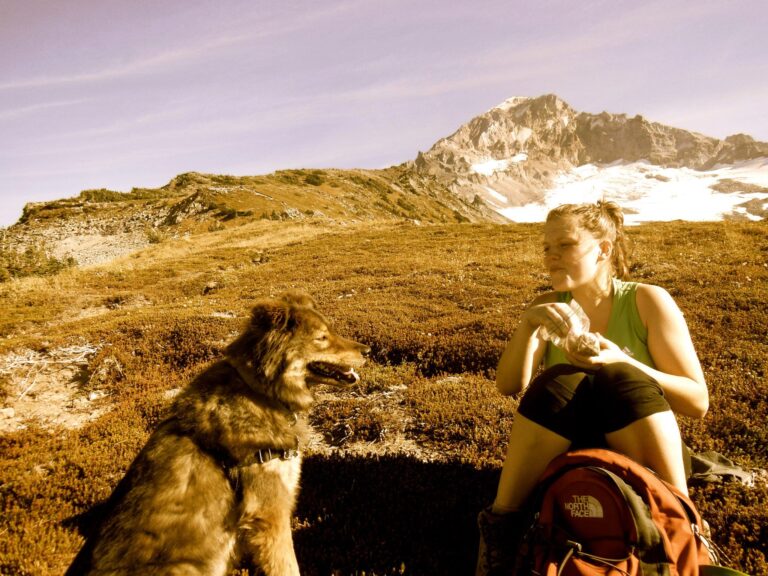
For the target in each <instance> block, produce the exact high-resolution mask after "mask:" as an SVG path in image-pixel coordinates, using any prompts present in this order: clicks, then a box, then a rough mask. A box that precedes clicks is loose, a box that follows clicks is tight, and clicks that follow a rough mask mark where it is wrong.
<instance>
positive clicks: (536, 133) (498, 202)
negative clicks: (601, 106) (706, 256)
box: [411, 94, 768, 209]
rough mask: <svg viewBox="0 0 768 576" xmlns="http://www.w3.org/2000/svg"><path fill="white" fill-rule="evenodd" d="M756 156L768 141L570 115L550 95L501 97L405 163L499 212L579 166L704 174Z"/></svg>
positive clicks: (767, 153)
mask: <svg viewBox="0 0 768 576" xmlns="http://www.w3.org/2000/svg"><path fill="white" fill-rule="evenodd" d="M761 157H768V143H762V142H756V141H755V140H753V139H752V138H750V137H749V136H746V135H743V134H740V135H736V136H731V137H729V138H727V139H726V140H719V139H717V138H711V137H708V136H704V135H702V134H697V133H695V132H689V131H687V130H681V129H678V128H673V127H670V126H665V125H663V124H659V123H656V122H649V121H648V120H646V119H645V118H643V117H642V116H634V117H631V118H630V117H628V116H627V115H626V114H609V113H608V112H602V113H600V114H589V113H585V112H576V111H575V110H574V109H573V108H571V107H570V106H569V105H568V104H567V103H566V102H564V101H563V100H561V99H560V98H558V97H557V96H555V95H553V94H549V95H545V96H541V97H538V98H525V97H521V98H510V99H509V100H506V101H505V102H503V103H502V104H500V105H499V106H496V107H495V108H492V109H491V110H489V111H487V112H485V113H484V114H481V115H480V116H477V117H476V118H473V119H472V120H470V121H469V122H468V123H467V124H465V125H463V126H462V127H460V128H459V129H458V130H457V131H456V132H454V133H453V134H452V135H451V136H448V137H447V138H443V139H441V140H439V141H438V142H437V143H436V144H435V145H434V146H432V148H431V149H430V150H429V151H427V152H424V153H421V152H420V153H419V155H418V157H417V158H416V160H415V161H413V162H412V164H411V165H412V167H413V169H414V170H415V171H417V172H418V173H421V174H429V175H431V176H433V177H435V178H437V179H438V180H439V181H440V182H441V183H442V184H443V185H445V186H447V187H449V188H450V189H451V190H452V191H453V192H454V193H456V194H458V195H459V196H461V197H463V198H465V199H467V200H473V199H482V200H484V201H485V202H486V203H488V204H489V205H490V206H492V207H493V208H495V209H503V208H505V207H508V206H521V205H524V204H528V203H535V202H540V201H541V200H542V198H543V196H544V192H545V191H546V190H548V189H550V188H551V187H552V186H553V182H554V179H555V177H556V176H557V175H559V174H564V173H568V172H569V171H572V170H573V169H574V168H576V167H578V166H583V165H585V164H598V165H605V164H611V163H614V162H621V163H624V164H631V163H633V162H638V161H644V162H648V163H649V164H652V165H656V166H661V167H668V168H691V169H695V170H703V169H708V168H712V167H713V166H716V165H719V164H732V163H734V162H738V161H743V160H749V159H752V158H761Z"/></svg>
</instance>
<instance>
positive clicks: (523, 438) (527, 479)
mask: <svg viewBox="0 0 768 576" xmlns="http://www.w3.org/2000/svg"><path fill="white" fill-rule="evenodd" d="M570 445H571V441H570V440H568V439H567V438H564V437H562V436H560V435H559V434H556V433H554V432H552V431H551V430H548V429H547V428H544V427H543V426H541V425H539V424H536V423H535V422H533V421H532V420H529V419H528V418H526V417H525V416H522V415H521V414H520V413H517V414H515V421H514V423H513V424H512V431H511V432H510V434H509V446H508V447H507V457H506V458H505V459H504V466H503V468H502V469H501V478H499V488H498V490H497V492H496V500H494V502H493V512H495V513H496V514H503V513H506V512H512V511H515V510H519V509H520V508H522V506H523V504H524V503H525V500H526V499H527V498H528V496H529V495H530V494H531V492H532V490H533V488H534V486H535V485H536V482H537V481H538V480H539V477H540V476H541V474H542V473H543V472H544V469H545V468H546V467H547V465H548V464H549V463H550V461H551V460H552V459H553V458H554V457H555V456H559V455H560V454H562V453H563V452H565V451H566V450H568V448H569V447H570Z"/></svg>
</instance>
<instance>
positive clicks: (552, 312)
mask: <svg viewBox="0 0 768 576" xmlns="http://www.w3.org/2000/svg"><path fill="white" fill-rule="evenodd" d="M573 316H574V314H573V310H572V309H571V307H570V306H568V304H565V303H563V302H551V303H547V304H536V305H534V306H531V307H529V308H528V309H526V311H525V312H524V313H523V316H522V318H521V319H522V321H524V322H526V323H527V324H528V326H529V328H530V329H531V331H533V330H536V329H537V328H539V327H540V326H544V327H546V329H547V330H548V331H549V332H550V334H556V335H558V336H560V337H562V338H565V337H566V336H567V335H568V332H570V330H571V327H572V325H573V320H572V318H573Z"/></svg>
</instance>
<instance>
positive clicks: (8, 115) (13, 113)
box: [0, 98, 89, 122]
mask: <svg viewBox="0 0 768 576" xmlns="http://www.w3.org/2000/svg"><path fill="white" fill-rule="evenodd" d="M88 101H89V99H88V98H79V99H76V100H62V101H60V102H41V103H39V104H30V105H29V106H21V107H19V108H12V109H10V110H3V111H1V112H0V122H2V121H4V120H16V119H17V118H24V117H27V116H31V115H34V114H37V113H38V112H43V111H46V110H51V109H55V108H65V107H69V106H77V105H79V104H84V103H85V102H88Z"/></svg>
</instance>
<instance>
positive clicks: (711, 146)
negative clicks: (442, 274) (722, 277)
mask: <svg viewBox="0 0 768 576" xmlns="http://www.w3.org/2000/svg"><path fill="white" fill-rule="evenodd" d="M761 159H764V160H765V161H764V162H763V161H762V160H761ZM683 192H685V194H683ZM596 198H610V199H616V200H617V201H619V202H620V203H621V204H622V206H623V207H624V208H625V213H626V214H628V215H630V217H631V218H634V219H635V221H644V220H645V221H648V220H659V219H660V220H665V219H674V218H682V219H691V220H697V219H698V220H707V219H722V218H736V219H752V220H756V219H763V218H765V217H768V211H766V207H767V206H768V143H764V142H758V141H756V140H754V139H753V138H752V137H751V136H748V135H746V134H734V135H731V136H729V137H727V138H725V139H724V140H720V139H717V138H713V137H709V136H705V135H703V134H699V133H697V132H691V131H687V130H682V129H680V128H675V127H671V126H667V125H664V124H660V123H657V122H651V121H649V120H647V119H645V118H644V117H642V116H640V115H635V116H631V117H630V116H629V115H627V114H612V113H608V112H601V113H599V114H591V113H587V112H579V111H577V110H575V109H574V108H572V107H571V106H570V105H569V104H568V103H567V102H565V101H564V100H562V99H561V98H559V97H558V96H556V95H554V94H546V95H543V96H539V97H527V96H519V97H513V98H508V99H507V100H505V101H503V102H501V103H500V104H499V105H497V106H494V107H493V108H491V109H490V110H487V111H486V112H484V113H482V114H480V115H478V116H475V117H474V118H472V119H470V120H469V121H468V122H466V123H465V124H463V125H461V126H460V127H459V128H457V129H456V130H455V131H454V132H453V133H452V134H450V135H449V136H446V137H444V138H441V139H439V140H438V141H437V142H435V144H434V145H433V146H432V147H431V148H430V149H429V150H427V151H426V152H419V153H418V154H417V156H416V158H415V159H413V160H410V161H406V162H404V163H402V164H399V165H396V166H391V167H389V168H385V169H379V170H366V169H353V170H339V169H324V170H314V169H303V170H280V171H277V172H274V173H272V174H268V175H262V176H241V177H235V176H228V175H215V174H201V173H197V172H187V173H184V174H179V175H178V176H176V177H174V178H172V179H171V180H170V181H169V182H168V184H166V185H165V186H162V187H160V188H155V189H148V188H134V189H133V190H132V191H131V192H128V193H121V192H115V191H112V190H107V189H97V190H84V191H83V192H81V193H80V195H79V196H77V197H74V198H65V199H62V200H55V201H49V202H34V203H28V204H27V205H26V206H25V207H24V210H23V213H22V216H21V218H20V219H19V221H18V222H17V223H16V224H14V225H12V226H11V227H9V228H7V229H5V230H4V231H3V238H2V242H3V244H8V245H10V246H13V247H15V249H16V250H22V251H23V250H24V249H26V248H28V247H29V246H38V247H39V246H41V245H44V246H46V247H47V248H49V249H50V251H51V252H52V254H53V255H54V256H55V257H57V258H62V259H68V258H74V259H75V260H76V261H77V262H78V263H80V264H94V263H98V262H100V261H103V260H106V259H111V258H114V257H117V256H120V255H123V254H126V253H129V252H132V251H135V250H137V249H139V248H141V247H143V246H146V245H148V244H150V243H153V242H157V241H160V240H162V239H163V238H165V237H174V236H175V237H178V236H183V235H189V234H195V233H200V232H211V231H218V230H224V229H226V228H228V227H231V226H237V225H239V224H242V223H243V222H246V221H251V220H290V221H304V220H309V221H314V222H317V223H320V224H323V223H325V224H328V225H337V224H338V225H342V226H343V225H345V224H348V223H352V222H366V221H376V220H402V221H410V222H416V223H450V222H497V223H503V222H508V221H510V220H511V221H540V220H541V219H543V217H544V215H545V214H546V210H547V209H548V208H549V207H551V206H552V205H555V204H558V203H562V202H581V201H591V200H593V199H596ZM669 198H673V199H674V201H675V204H674V208H670V209H669V210H667V212H665V211H664V210H665V208H664V205H665V202H668V200H669ZM708 202H709V203H710V204H711V205H712V206H711V207H708V205H707V203H708ZM689 204H690V205H697V206H698V207H699V208H701V206H704V207H705V208H703V209H700V210H699V211H698V212H697V211H691V210H689V208H688V205H689ZM699 205H701V206H699ZM649 206H650V207H649ZM659 206H661V208H659ZM670 206H671V204H670ZM713 214H714V215H719V216H718V217H713ZM99 248H102V249H101V250H100V249H99Z"/></svg>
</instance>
